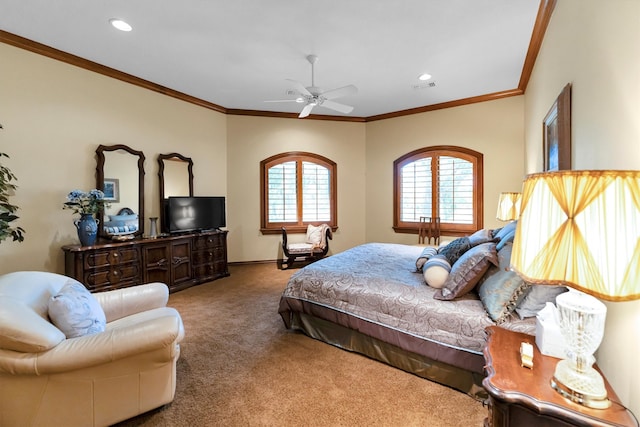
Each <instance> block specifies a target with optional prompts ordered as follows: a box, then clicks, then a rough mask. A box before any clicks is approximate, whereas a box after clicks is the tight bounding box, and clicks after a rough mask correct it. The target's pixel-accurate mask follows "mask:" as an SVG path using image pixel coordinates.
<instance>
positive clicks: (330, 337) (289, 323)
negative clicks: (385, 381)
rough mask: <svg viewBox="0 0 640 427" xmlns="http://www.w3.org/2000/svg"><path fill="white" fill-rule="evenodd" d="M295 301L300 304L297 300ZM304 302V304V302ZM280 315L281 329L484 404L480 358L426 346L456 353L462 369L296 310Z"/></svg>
mask: <svg viewBox="0 0 640 427" xmlns="http://www.w3.org/2000/svg"><path fill="white" fill-rule="evenodd" d="M298 302H299V303H300V302H302V301H299V300H298ZM306 303H307V304H308V302H306ZM305 305H306V304H305ZM309 308H310V307H307V309H309ZM315 308H316V309H321V310H322V309H324V310H326V309H327V308H326V307H318V306H315ZM280 314H281V316H282V319H283V320H284V323H285V326H286V327H287V328H289V329H294V330H298V331H301V332H303V333H305V334H306V335H308V336H310V337H312V338H315V339H317V340H320V341H323V342H325V343H328V344H331V345H334V346H336V347H339V348H341V349H344V350H348V351H352V352H355V353H359V354H362V355H365V356H367V357H370V358H372V359H374V360H377V361H380V362H383V363H386V364H388V365H390V366H393V367H396V368H399V369H402V370H403V371H406V372H409V373H412V374H415V375H417V376H419V377H422V378H426V379H428V380H431V381H434V382H437V383H439V384H442V385H445V386H448V387H451V388H453V389H456V390H458V391H461V392H463V393H466V394H468V395H469V396H471V397H473V398H474V399H477V400H481V401H484V400H486V399H487V397H488V395H487V392H486V391H485V389H484V387H483V386H482V379H483V378H484V373H483V366H484V358H483V357H482V355H478V354H474V353H469V352H466V351H464V350H459V349H452V348H450V347H448V346H442V345H441V344H438V343H433V342H430V343H428V345H429V346H430V347H431V349H430V351H431V352H433V351H434V348H433V347H434V346H436V347H438V346H440V347H442V348H440V349H436V350H439V353H440V354H441V355H443V354H444V355H447V354H449V355H450V353H451V352H455V353H456V354H457V359H456V360H457V361H458V362H459V361H460V358H461V357H462V360H463V361H464V364H465V365H467V368H469V369H464V368H461V367H459V366H454V365H451V364H449V363H446V362H443V361H442V360H435V359H434V358H431V357H428V356H426V355H423V354H419V353H416V352H413V351H409V350H406V349H403V348H401V347H399V346H397V345H394V344H390V343H389V342H386V341H383V340H381V339H378V338H375V337H373V336H371V335H368V334H365V333H362V332H360V331H359V330H356V329H359V328H356V329H352V328H348V327H345V326H342V325H340V324H338V323H334V322H331V321H329V320H325V319H323V318H320V317H316V316H313V315H311V314H307V313H305V312H300V311H291V310H286V309H285V310H280ZM325 314H326V313H325ZM340 314H341V313H338V312H334V315H340ZM351 320H352V321H353V320H354V319H353V318H351ZM356 320H358V319H356ZM360 320H361V319H360ZM365 322H366V321H365ZM360 326H362V325H360ZM387 332H389V333H391V334H394V333H397V332H398V331H394V330H388V331H387ZM386 338H389V337H386ZM401 338H405V339H406V338H407V337H406V336H405V337H401ZM408 338H409V341H412V339H413V340H419V339H418V338H417V337H412V336H409V337H408ZM387 341H389V340H387ZM405 342H406V341H405ZM423 343H424V341H423ZM414 344H415V343H414ZM436 352H438V351H436ZM430 354H434V353H430Z"/></svg>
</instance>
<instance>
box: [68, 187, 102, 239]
mask: <svg viewBox="0 0 640 427" xmlns="http://www.w3.org/2000/svg"><path fill="white" fill-rule="evenodd" d="M105 206H106V207H108V206H109V205H108V203H107V202H106V201H105V199H104V193H103V192H102V191H100V190H97V189H95V188H94V189H93V190H89V191H82V190H72V191H71V192H69V194H68V195H67V201H66V202H65V203H64V205H63V206H62V208H63V209H71V210H72V211H73V213H79V214H80V219H76V220H74V221H73V223H74V224H75V226H76V228H77V229H78V238H79V239H80V243H81V244H82V246H91V245H93V244H94V243H95V242H96V239H97V237H98V222H97V220H96V219H95V217H94V216H93V215H94V214H96V213H98V212H100V211H101V210H102V209H104V208H105Z"/></svg>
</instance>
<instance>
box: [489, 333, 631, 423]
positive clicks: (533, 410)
mask: <svg viewBox="0 0 640 427" xmlns="http://www.w3.org/2000/svg"><path fill="white" fill-rule="evenodd" d="M487 333H488V341H487V345H486V346H485V348H484V358H485V362H486V365H485V370H486V372H487V377H486V378H485V379H484V380H483V381H482V385H484V388H485V389H486V390H487V392H488V393H489V417H488V418H487V419H486V420H485V426H489V427H503V426H517V427H523V426H535V427H539V426H565V427H566V426H590V427H591V426H625V427H638V422H637V420H635V419H634V418H633V416H632V415H631V413H630V412H629V411H627V410H626V409H624V408H623V407H622V406H621V405H620V404H619V403H617V402H619V399H618V396H616V394H615V392H614V391H613V389H612V388H611V385H610V384H609V382H608V381H607V379H606V378H605V379H604V381H605V386H606V388H607V394H608V396H609V399H610V400H611V401H612V405H611V407H610V408H608V409H591V408H587V407H585V406H582V405H579V404H577V403H574V402H571V401H569V400H567V399H565V398H563V397H562V396H561V395H560V394H559V393H558V392H556V391H555V390H554V389H552V388H551V385H550V380H551V377H552V376H553V373H554V371H555V367H556V363H557V362H558V360H560V359H556V358H554V357H550V356H544V355H543V354H542V353H540V350H538V347H537V346H536V344H535V337H533V336H532V335H527V334H522V333H518V332H512V331H508V330H506V329H503V328H499V327H497V326H490V327H489V328H487ZM521 342H527V343H529V344H531V345H533V351H534V355H533V369H529V368H525V367H522V366H521V365H520V343H521ZM596 368H597V367H596Z"/></svg>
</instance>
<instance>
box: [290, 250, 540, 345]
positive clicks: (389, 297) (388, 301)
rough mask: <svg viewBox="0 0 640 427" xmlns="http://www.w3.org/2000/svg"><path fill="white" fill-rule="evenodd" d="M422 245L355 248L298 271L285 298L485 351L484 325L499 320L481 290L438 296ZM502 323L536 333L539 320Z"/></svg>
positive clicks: (412, 333)
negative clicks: (423, 266)
mask: <svg viewBox="0 0 640 427" xmlns="http://www.w3.org/2000/svg"><path fill="white" fill-rule="evenodd" d="M422 249H423V248H422V247H419V246H410V245H401V244H390V243H367V244H363V245H360V246H357V247H354V248H352V249H349V250H347V251H344V252H341V253H339V254H336V255H333V256H331V257H328V258H325V259H322V260H320V261H317V262H315V263H314V264H310V265H308V266H306V267H305V268H303V269H301V270H299V271H297V272H296V273H294V274H293V275H292V276H291V279H290V280H289V283H288V285H287V287H286V288H285V290H284V292H283V295H282V299H283V301H286V300H287V299H293V300H300V301H306V302H311V303H313V304H315V305H320V306H324V307H328V308H331V309H333V310H336V311H338V312H341V313H346V314H348V315H349V316H352V317H357V318H360V319H364V320H366V321H368V322H372V323H375V324H378V325H381V326H383V327H386V328H391V329H395V330H398V331H400V332H402V333H405V334H409V335H413V336H415V337H418V338H421V339H424V340H429V341H434V342H437V343H439V344H443V345H446V346H451V347H454V348H457V349H462V350H466V351H470V352H472V353H476V354H481V352H482V348H483V346H484V344H485V332H484V329H485V328H486V327H487V326H489V325H493V324H494V323H493V321H492V320H491V319H490V318H489V316H488V315H487V314H486V312H485V310H484V307H483V305H482V302H481V301H480V299H479V298H478V296H477V294H476V293H475V292H471V293H469V294H467V295H464V296H462V297H460V298H457V299H455V300H453V301H441V300H436V299H434V298H433V294H434V292H435V289H434V288H431V287H429V286H427V285H426V284H425V282H424V278H423V276H422V273H420V272H416V267H415V261H416V259H417V258H418V256H419V255H420V253H421V251H422ZM281 309H282V306H281ZM281 311H282V310H281ZM344 326H347V325H344ZM500 326H502V327H506V328H508V329H512V330H517V331H521V332H525V333H530V334H532V333H533V331H534V329H535V323H532V322H531V321H521V320H519V319H517V318H516V317H515V316H513V317H512V319H511V320H509V321H507V322H505V323H504V324H501V325H500Z"/></svg>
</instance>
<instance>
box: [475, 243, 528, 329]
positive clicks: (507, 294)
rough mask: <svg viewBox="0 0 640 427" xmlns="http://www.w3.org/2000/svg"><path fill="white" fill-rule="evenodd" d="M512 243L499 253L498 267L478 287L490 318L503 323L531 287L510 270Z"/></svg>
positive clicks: (490, 269)
mask: <svg viewBox="0 0 640 427" xmlns="http://www.w3.org/2000/svg"><path fill="white" fill-rule="evenodd" d="M511 248H512V244H511V243H506V244H505V246H504V247H503V248H502V249H501V250H500V251H498V266H497V267H496V266H492V267H490V268H489V271H487V273H486V274H485V276H484V277H483V278H482V280H481V282H480V283H479V285H478V296H480V300H481V301H482V305H484V308H485V310H486V312H487V313H488V314H489V317H491V319H492V320H493V321H494V322H496V323H498V324H499V323H502V322H504V321H505V320H506V318H507V316H508V315H509V314H511V313H512V312H513V311H514V310H515V308H516V306H517V304H518V302H519V301H520V300H521V299H522V298H523V297H524V294H525V291H526V290H527V289H528V288H529V285H528V284H527V283H526V282H525V281H524V280H523V279H522V278H521V277H520V276H518V275H517V274H516V273H514V272H513V271H511V270H510V269H509V265H510V261H511Z"/></svg>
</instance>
